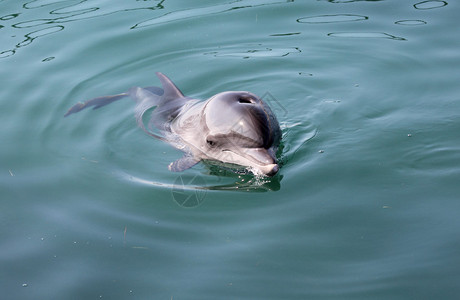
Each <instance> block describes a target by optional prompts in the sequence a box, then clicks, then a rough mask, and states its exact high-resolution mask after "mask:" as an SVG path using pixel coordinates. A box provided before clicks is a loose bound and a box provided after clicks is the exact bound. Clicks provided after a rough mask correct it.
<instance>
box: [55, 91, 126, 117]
mask: <svg viewBox="0 0 460 300" xmlns="http://www.w3.org/2000/svg"><path fill="white" fill-rule="evenodd" d="M126 96H128V94H126V93H122V94H118V95H111V96H102V97H97V98H94V99H90V100H87V101H85V102H78V103H77V104H75V105H74V106H72V107H71V108H69V110H68V111H67V113H66V114H65V115H64V117H67V116H68V115H70V114H73V113H77V112H79V111H80V110H83V109H85V108H87V107H90V106H94V107H93V109H98V108H99V107H102V106H105V105H107V104H110V103H112V102H115V101H117V100H120V99H122V98H124V97H126Z"/></svg>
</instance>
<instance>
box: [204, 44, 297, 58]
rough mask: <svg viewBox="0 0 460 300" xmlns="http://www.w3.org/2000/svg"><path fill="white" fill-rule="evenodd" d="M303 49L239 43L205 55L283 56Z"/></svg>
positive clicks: (242, 56) (241, 56)
mask: <svg viewBox="0 0 460 300" xmlns="http://www.w3.org/2000/svg"><path fill="white" fill-rule="evenodd" d="M242 48H243V49H242ZM300 52H301V50H300V49H299V48H297V47H287V48H270V47H266V46H264V45H262V44H256V45H239V46H236V47H234V46H231V47H219V48H218V49H217V50H215V51H211V52H205V53H204V55H214V56H215V57H240V58H246V59H247V58H253V57H283V56H287V55H289V54H291V53H300Z"/></svg>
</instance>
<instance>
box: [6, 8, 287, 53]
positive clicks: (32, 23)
mask: <svg viewBox="0 0 460 300" xmlns="http://www.w3.org/2000/svg"><path fill="white" fill-rule="evenodd" d="M286 1H287V2H292V1H290V0H285V1H279V0H278V1H265V0H236V1H231V2H229V3H227V4H220V5H211V6H208V7H200V8H192V9H185V10H178V11H173V12H168V13H166V14H163V15H160V16H155V17H154V18H150V19H147V20H145V21H142V22H139V23H137V24H135V25H133V26H132V27H131V29H136V28H141V27H146V26H152V25H156V24H161V23H167V22H172V21H177V20H186V19H191V18H195V17H203V16H207V15H215V14H219V13H224V12H229V11H233V10H236V9H242V8H252V7H258V6H265V5H272V4H280V3H285V2H286ZM164 2H165V0H161V1H155V4H154V5H152V4H151V2H150V1H136V2H135V4H133V3H132V2H127V3H123V2H122V3H117V6H116V7H112V6H106V7H93V6H92V5H93V4H92V3H91V2H88V1H87V0H78V1H64V2H62V1H45V0H43V1H41V0H35V1H30V2H27V3H26V4H24V5H22V7H21V8H18V10H21V12H17V13H12V14H8V15H5V16H3V17H0V21H4V22H7V21H10V20H13V19H16V18H18V17H20V19H23V20H20V21H19V22H16V23H14V24H6V25H3V24H1V25H0V28H3V27H5V26H9V27H10V28H14V29H16V30H20V29H25V28H36V27H40V26H46V25H49V24H59V25H54V26H51V27H46V28H43V29H38V30H34V31H32V32H28V33H25V34H23V36H24V37H25V39H24V40H22V41H20V42H16V43H15V42H12V44H10V45H8V42H5V41H3V43H2V46H3V47H5V48H6V50H2V51H1V52H0V58H5V57H8V56H11V55H14V54H15V53H16V51H17V50H18V49H19V48H21V47H24V46H26V45H29V44H30V43H31V42H32V41H33V40H34V39H36V38H38V37H42V36H45V35H48V34H52V33H57V32H59V31H62V30H63V29H64V26H63V25H62V24H64V23H68V22H75V21H82V20H88V19H93V18H99V17H103V16H108V15H112V14H116V13H130V12H134V11H139V10H159V9H164V8H165V7H164V5H163V4H164ZM69 3H70V4H69ZM120 5H121V7H120ZM123 5H124V6H123ZM135 5H137V6H138V7H133V6H135ZM56 6H58V7H56ZM43 8H48V9H49V11H48V12H47V13H46V15H51V16H53V17H52V18H38V19H37V18H35V15H36V10H40V9H43ZM40 14H41V15H44V13H43V12H41V13H40ZM14 37H15V36H14ZM8 48H9V49H8ZM0 50H1V49H0Z"/></svg>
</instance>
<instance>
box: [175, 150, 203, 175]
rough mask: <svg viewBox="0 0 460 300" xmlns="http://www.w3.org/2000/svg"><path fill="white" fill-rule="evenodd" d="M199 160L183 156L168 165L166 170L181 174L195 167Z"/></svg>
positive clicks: (190, 156)
mask: <svg viewBox="0 0 460 300" xmlns="http://www.w3.org/2000/svg"><path fill="white" fill-rule="evenodd" d="M199 161H200V160H199V159H196V158H195V157H193V156H192V155H188V154H186V155H184V156H183V157H182V158H180V159H178V160H176V161H174V162H172V163H170V164H169V166H168V169H169V170H170V171H172V172H182V171H184V170H187V169H189V168H191V167H193V166H194V165H196V164H197V163H198V162H199Z"/></svg>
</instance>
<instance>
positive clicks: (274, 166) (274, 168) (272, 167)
mask: <svg viewBox="0 0 460 300" xmlns="http://www.w3.org/2000/svg"><path fill="white" fill-rule="evenodd" d="M267 167H268V172H267V173H265V175H267V176H274V175H275V174H276V173H278V171H279V169H280V167H279V166H278V164H272V165H268V166H267Z"/></svg>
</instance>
